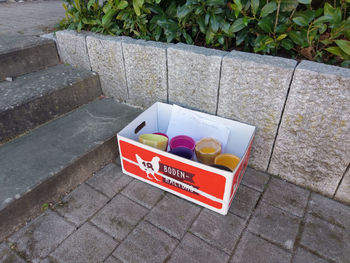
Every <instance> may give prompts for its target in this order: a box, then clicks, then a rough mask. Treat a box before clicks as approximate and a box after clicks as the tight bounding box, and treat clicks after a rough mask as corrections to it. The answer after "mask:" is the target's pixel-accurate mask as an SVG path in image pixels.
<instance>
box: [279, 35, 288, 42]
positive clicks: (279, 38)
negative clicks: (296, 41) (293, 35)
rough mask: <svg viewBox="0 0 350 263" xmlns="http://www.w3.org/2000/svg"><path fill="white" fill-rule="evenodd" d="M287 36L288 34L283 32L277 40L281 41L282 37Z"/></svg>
mask: <svg viewBox="0 0 350 263" xmlns="http://www.w3.org/2000/svg"><path fill="white" fill-rule="evenodd" d="M286 37H287V34H282V35H279V36H278V37H277V41H281V40H282V39H285V38H286Z"/></svg>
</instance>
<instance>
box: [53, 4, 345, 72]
mask: <svg viewBox="0 0 350 263" xmlns="http://www.w3.org/2000/svg"><path fill="white" fill-rule="evenodd" d="M64 1H65V2H64V4H63V6H64V8H65V9H66V18H65V19H64V20H63V21H61V23H60V26H61V28H68V29H75V30H78V31H80V30H89V31H93V32H98V33H102V34H110V35H127V36H132V37H136V38H142V39H146V40H156V41H164V42H165V41H166V42H184V43H188V44H195V45H202V46H207V47H214V48H220V49H224V50H232V49H235V50H242V51H248V52H256V53H262V54H273V55H281V56H287V57H292V58H307V59H309V60H314V61H319V62H325V63H329V64H337V65H342V66H345V67H348V66H349V65H350V41H349V40H350V0H335V1H334V2H324V1H322V0H321V1H314V2H311V0H231V1H225V0H208V1H201V0H187V1H175V0H129V1H126V0H108V1H105V2H104V3H103V4H99V2H98V0H89V1H88V2H84V1H83V0H64Z"/></svg>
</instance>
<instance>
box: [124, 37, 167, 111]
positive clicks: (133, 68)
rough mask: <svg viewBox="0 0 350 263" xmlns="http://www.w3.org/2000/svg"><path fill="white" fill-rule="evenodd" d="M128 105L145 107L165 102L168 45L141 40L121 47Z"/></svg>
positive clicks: (128, 41) (126, 43)
mask: <svg viewBox="0 0 350 263" xmlns="http://www.w3.org/2000/svg"><path fill="white" fill-rule="evenodd" d="M122 45H123V53H124V59H125V73H126V79H127V84H128V92H129V101H130V103H132V104H134V105H138V106H141V107H144V108H146V107H148V106H150V105H152V104H153V103H155V102H157V101H162V102H167V97H168V92H167V89H168V85H167V58H166V55H167V47H168V46H169V44H164V43H160V42H153V41H144V40H133V39H130V40H126V41H124V42H123V43H122Z"/></svg>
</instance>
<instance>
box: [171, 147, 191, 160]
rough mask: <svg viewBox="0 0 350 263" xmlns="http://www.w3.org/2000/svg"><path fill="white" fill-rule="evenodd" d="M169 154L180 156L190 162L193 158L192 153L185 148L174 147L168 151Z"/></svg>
mask: <svg viewBox="0 0 350 263" xmlns="http://www.w3.org/2000/svg"><path fill="white" fill-rule="evenodd" d="M169 153H172V154H175V155H178V156H181V157H183V158H186V159H189V160H192V158H193V151H192V150H191V149H189V148H187V147H176V148H174V149H172V150H170V151H169Z"/></svg>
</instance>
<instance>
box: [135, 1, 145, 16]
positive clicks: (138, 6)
mask: <svg viewBox="0 0 350 263" xmlns="http://www.w3.org/2000/svg"><path fill="white" fill-rule="evenodd" d="M143 4H144V0H132V5H133V7H134V10H135V13H136V15H137V16H140V15H141V10H140V9H141V7H142V6H143Z"/></svg>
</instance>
